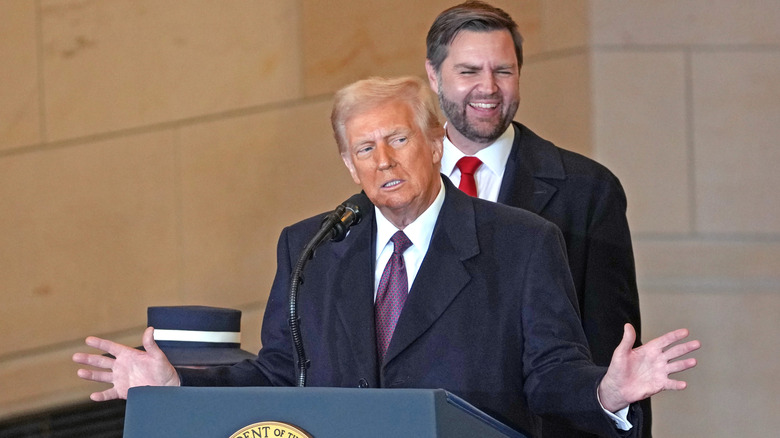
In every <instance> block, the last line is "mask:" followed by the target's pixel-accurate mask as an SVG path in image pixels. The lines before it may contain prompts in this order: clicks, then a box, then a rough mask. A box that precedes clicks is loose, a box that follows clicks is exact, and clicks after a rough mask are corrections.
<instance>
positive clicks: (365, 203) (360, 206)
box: [341, 192, 371, 226]
mask: <svg viewBox="0 0 780 438" xmlns="http://www.w3.org/2000/svg"><path fill="white" fill-rule="evenodd" d="M341 205H343V206H344V208H345V211H344V212H343V213H344V214H346V213H347V211H350V212H352V215H353V216H354V218H353V219H352V221H351V222H350V226H351V225H357V224H359V223H360V221H361V220H362V219H363V212H365V211H366V209H368V208H369V206H370V205H371V202H370V201H369V200H368V197H366V195H365V194H364V193H362V192H361V193H357V194H354V195H352V196H351V197H350V198H349V199H347V200H346V201H344V203H343V204H341ZM342 217H343V215H342Z"/></svg>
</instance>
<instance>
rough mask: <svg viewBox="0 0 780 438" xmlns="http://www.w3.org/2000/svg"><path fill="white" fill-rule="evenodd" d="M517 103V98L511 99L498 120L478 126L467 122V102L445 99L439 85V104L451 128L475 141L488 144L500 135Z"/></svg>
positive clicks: (513, 114)
mask: <svg viewBox="0 0 780 438" xmlns="http://www.w3.org/2000/svg"><path fill="white" fill-rule="evenodd" d="M440 83H441V82H440ZM490 97H493V96H490ZM466 100H468V99H466ZM464 102H465V100H464ZM502 102H503V100H502ZM502 105H503V104H502ZM519 105H520V101H519V100H518V99H515V100H513V101H512V102H510V103H509V106H508V107H506V108H504V111H503V112H501V115H500V117H499V120H498V121H496V122H495V123H493V124H491V125H490V126H487V127H484V128H480V127H478V126H477V125H476V124H471V123H469V121H468V115H467V114H466V110H467V108H466V106H467V104H465V103H458V102H454V101H452V100H449V99H447V97H446V96H445V95H444V92H443V91H442V89H441V85H440V86H439V106H441V110H442V112H443V113H444V116H445V117H446V118H447V121H448V122H449V123H450V124H451V125H452V127H453V128H455V129H456V130H457V131H458V132H459V133H461V135H463V136H464V137H466V138H467V139H469V140H471V141H473V142H476V143H482V144H490V143H493V142H494V141H496V139H498V137H501V134H503V133H504V132H505V131H506V129H507V128H508V127H509V124H510V123H512V119H513V118H514V117H515V113H516V112H517V108H518V106H519Z"/></svg>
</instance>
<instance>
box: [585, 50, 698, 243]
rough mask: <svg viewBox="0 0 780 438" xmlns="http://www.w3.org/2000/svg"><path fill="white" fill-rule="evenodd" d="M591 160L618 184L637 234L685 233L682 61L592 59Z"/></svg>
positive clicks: (620, 56) (667, 55)
mask: <svg viewBox="0 0 780 438" xmlns="http://www.w3.org/2000/svg"><path fill="white" fill-rule="evenodd" d="M592 65H593V102H594V104H593V108H594V126H595V128H594V143H595V157H596V159H597V160H598V161H599V162H601V163H602V164H604V165H606V166H607V167H609V168H610V170H612V172H613V173H615V174H616V175H617V176H618V178H620V180H621V182H622V183H623V186H624V188H625V190H626V194H627V196H628V213H627V214H628V220H629V223H630V224H631V229H632V232H634V233H635V234H636V233H687V232H689V231H690V228H691V226H690V223H691V211H690V210H691V208H690V203H691V200H690V195H689V193H690V192H691V188H690V183H691V182H690V177H689V170H688V169H689V166H690V164H689V162H688V154H689V152H688V150H689V146H688V141H687V137H686V132H687V131H686V129H687V123H686V103H685V74H686V73H685V57H684V55H683V54H681V53H675V52H642V53H632V52H620V53H615V52H596V53H594V54H593V64H592Z"/></svg>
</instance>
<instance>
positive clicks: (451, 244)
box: [384, 177, 479, 365]
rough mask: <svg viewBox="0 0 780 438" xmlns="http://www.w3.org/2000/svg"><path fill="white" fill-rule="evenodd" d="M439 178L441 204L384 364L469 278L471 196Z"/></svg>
mask: <svg viewBox="0 0 780 438" xmlns="http://www.w3.org/2000/svg"><path fill="white" fill-rule="evenodd" d="M442 180H443V181H444V184H445V190H446V194H445V198H444V205H442V209H441V212H440V213H439V218H438V220H437V221H436V226H435V227H434V230H433V237H432V238H431V244H430V247H429V248H428V253H427V254H426V255H425V258H424V259H423V262H422V265H421V266H420V271H419V272H418V273H417V277H416V278H415V280H414V283H413V284H412V289H411V290H410V291H409V296H408V298H407V299H406V303H405V304H404V309H403V311H402V312H401V316H400V318H399V320H398V325H397V326H396V329H395V333H393V339H392V341H391V342H390V346H389V347H388V349H387V352H386V354H385V364H384V365H386V364H388V363H390V361H392V360H393V359H394V358H395V357H397V356H398V355H399V354H401V353H402V352H403V351H404V350H405V349H406V348H408V347H409V346H410V345H411V344H412V343H413V342H414V341H415V340H416V339H417V338H419V337H420V336H422V335H423V334H424V333H425V331H426V330H428V329H429V328H430V327H431V325H433V324H434V323H435V322H436V320H437V319H438V318H439V317H440V316H441V314H442V313H444V311H445V310H446V309H447V307H448V306H449V305H450V303H451V302H452V301H453V300H454V299H455V297H456V296H457V295H458V294H459V293H461V291H462V290H463V288H464V287H465V286H466V284H467V283H468V282H469V280H470V279H471V275H470V274H469V272H468V271H467V270H466V268H465V267H464V265H463V262H464V261H465V260H468V259H470V258H472V257H474V256H475V255H477V254H478V253H479V243H478V241H477V232H476V223H475V217H474V204H473V198H471V197H469V196H468V195H465V194H464V193H462V192H460V191H459V190H457V189H456V188H455V186H454V185H452V183H451V182H450V181H449V179H448V178H446V177H442Z"/></svg>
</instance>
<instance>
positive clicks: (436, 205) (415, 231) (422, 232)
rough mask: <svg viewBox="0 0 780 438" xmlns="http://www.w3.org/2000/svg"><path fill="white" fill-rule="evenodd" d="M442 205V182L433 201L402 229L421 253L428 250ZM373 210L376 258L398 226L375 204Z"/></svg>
mask: <svg viewBox="0 0 780 438" xmlns="http://www.w3.org/2000/svg"><path fill="white" fill-rule="evenodd" d="M442 205H444V184H442V185H441V188H440V189H439V194H438V195H436V199H434V200H433V203H432V204H431V205H430V206H429V207H428V208H427V209H426V210H425V211H424V212H423V213H422V214H421V215H420V216H419V217H417V219H415V220H414V222H412V223H410V224H409V225H407V226H406V228H404V229H403V232H404V234H406V237H408V238H409V240H411V241H412V246H413V248H416V249H419V250H420V251H421V253H422V254H425V253H427V252H428V246H429V245H430V243H431V237H433V227H434V226H435V225H436V220H437V219H438V218H439V212H440V211H441V207H442ZM374 212H375V213H376V215H375V217H376V252H375V253H374V254H375V255H376V258H377V259H378V258H379V255H380V254H381V252H382V249H384V247H385V245H387V244H388V242H389V241H390V238H391V237H393V234H395V233H396V232H397V231H398V228H396V227H395V225H393V224H392V223H391V222H390V221H389V220H387V218H385V217H384V215H382V212H381V211H379V208H377V207H376V206H374Z"/></svg>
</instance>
